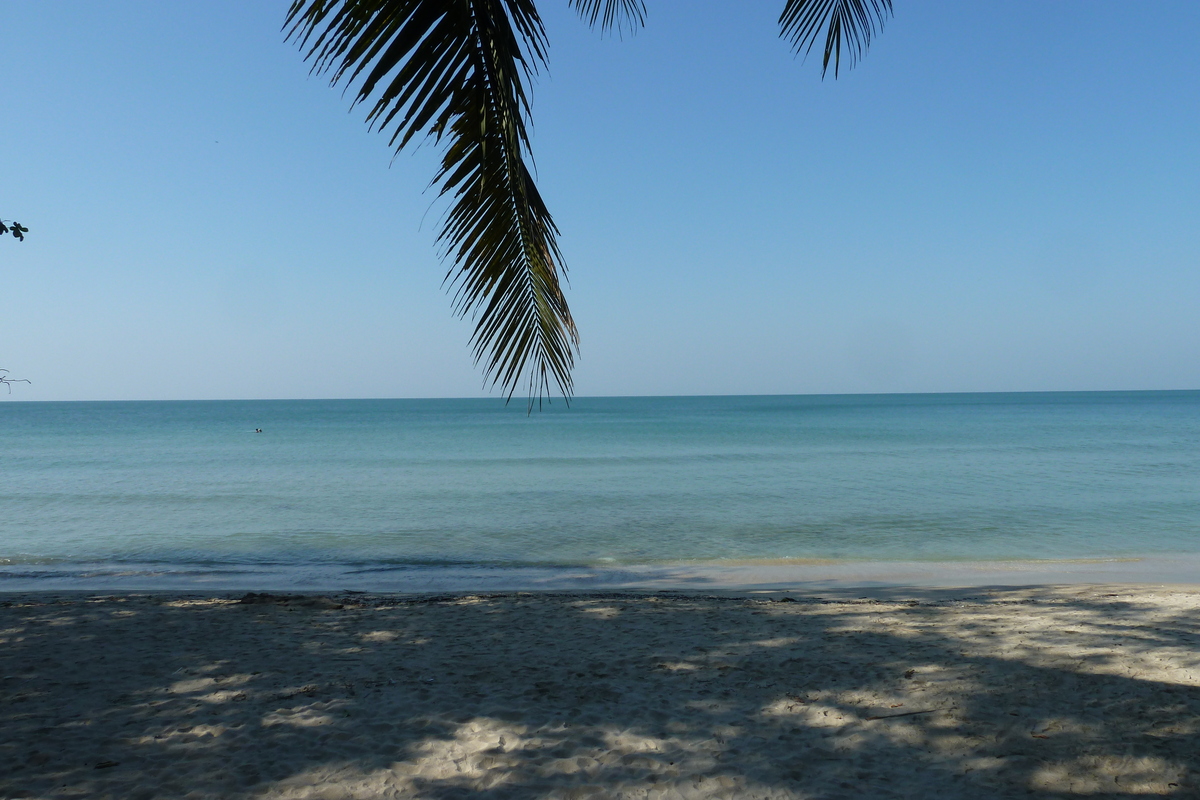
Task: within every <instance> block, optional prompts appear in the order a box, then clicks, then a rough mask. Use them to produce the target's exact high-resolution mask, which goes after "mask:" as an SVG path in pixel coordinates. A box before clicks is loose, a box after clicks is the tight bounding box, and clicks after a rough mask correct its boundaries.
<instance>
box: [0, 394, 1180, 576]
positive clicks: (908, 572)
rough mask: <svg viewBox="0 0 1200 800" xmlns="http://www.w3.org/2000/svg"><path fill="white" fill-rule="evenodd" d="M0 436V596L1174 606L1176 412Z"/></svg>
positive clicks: (246, 417) (21, 429)
mask: <svg viewBox="0 0 1200 800" xmlns="http://www.w3.org/2000/svg"><path fill="white" fill-rule="evenodd" d="M0 437H2V442H3V450H2V451H0V590H5V589H7V590H39V589H54V590H61V589H87V590H93V589H99V590H103V589H147V590H153V589H173V590H178V589H197V590H206V589H230V590H240V589H247V590H250V589H263V590H267V589H270V590H291V589H295V590H335V589H337V590H342V589H344V590H348V591H434V590H441V589H455V590H470V589H481V590H488V589H498V588H499V589H509V588H516V589H522V588H527V589H537V588H556V589H562V588H578V587H585V588H597V587H628V586H638V585H645V586H650V587H654V586H659V587H673V588H690V589H703V588H710V587H720V586H728V585H730V584H733V585H743V586H751V585H754V586H758V585H763V586H781V585H784V584H789V582H790V584H795V585H798V586H804V585H813V586H816V585H825V584H830V585H832V584H834V583H838V582H839V581H840V582H841V583H843V584H854V582H855V580H858V581H859V582H860V583H863V584H871V583H879V582H881V581H882V582H887V580H892V581H893V582H895V581H899V582H901V583H903V582H905V581H906V580H907V581H910V582H915V583H921V582H922V581H924V582H926V583H929V582H933V583H937V582H938V580H939V576H940V579H941V580H942V582H945V581H946V580H949V581H950V582H953V581H954V580H955V579H961V577H962V576H963V575H974V576H975V577H976V580H975V581H974V582H975V583H980V582H983V583H987V582H989V579H988V578H987V576H993V577H994V576H996V575H1001V577H1003V575H1006V574H1007V575H1009V576H1010V577H1013V576H1015V578H1014V580H1007V581H1005V580H999V581H993V582H1000V583H1004V582H1008V583H1012V582H1017V583H1019V582H1021V580H1025V579H1028V580H1032V578H1030V577H1029V576H1031V575H1032V576H1033V577H1037V578H1038V579H1039V580H1044V579H1045V578H1044V576H1043V577H1038V576H1042V573H1043V572H1045V570H1047V569H1052V568H1053V569H1058V571H1059V572H1058V573H1055V574H1060V573H1063V574H1065V573H1064V570H1065V572H1067V573H1071V572H1072V570H1074V572H1075V573H1079V574H1084V575H1085V579H1086V576H1087V575H1092V576H1093V579H1096V580H1107V579H1110V578H1113V576H1116V577H1117V578H1120V577H1121V576H1122V575H1124V576H1125V577H1128V575H1129V574H1134V575H1135V578H1136V579H1138V580H1142V581H1156V580H1168V579H1169V580H1171V581H1174V582H1180V581H1182V582H1189V581H1190V580H1192V578H1194V582H1200V392H1197V391H1161V392H1063V393H1015V394H884V395H806V396H746V397H730V396H720V397H603V398H599V397H597V398H592V397H580V398H576V399H573V400H572V401H571V402H570V404H569V405H568V404H566V403H565V402H563V401H562V400H557V401H555V402H553V403H550V404H543V406H542V407H541V409H537V408H536V407H535V408H534V410H533V411H532V413H530V412H529V410H528V408H527V405H526V404H525V403H524V402H520V401H516V400H514V402H512V403H509V404H505V403H504V402H503V401H501V400H497V399H466V400H463V399H458V400H455V399H448V400H264V401H194V402H12V401H10V402H3V403H0ZM1089 565H1090V566H1089ZM1039 570H1041V572H1039ZM1081 570H1082V572H1080V571H1081ZM1089 570H1090V572H1089ZM1131 570H1132V572H1130V571H1131ZM1138 570H1141V571H1142V572H1141V573H1138ZM1072 574H1074V573H1072ZM1138 575H1140V577H1138ZM897 576H898V577H897ZM905 576H908V577H907V578H906V577H905ZM947 576H949V577H947ZM955 576H958V578H955ZM981 576H982V577H981ZM1096 576H1099V577H1096ZM822 582H824V583H822ZM968 582H970V581H968Z"/></svg>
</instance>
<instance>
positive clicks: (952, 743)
mask: <svg viewBox="0 0 1200 800" xmlns="http://www.w3.org/2000/svg"><path fill="white" fill-rule="evenodd" d="M858 594H862V593H861V592H860V593H858ZM2 599H3V603H0V660H2V662H3V663H2V665H0V798H17V797H37V798H85V797H86V798H104V797H112V798H131V799H132V800H139V799H140V798H185V797H186V798H208V797H214V798H218V797H219V798H376V797H402V798H431V799H433V798H438V799H444V798H459V797H461V798H468V797H470V798H502V797H512V798H542V797H562V798H585V797H597V798H600V797H603V798H608V797H612V798H624V797H628V798H645V797H662V798H697V797H728V798H842V797H846V798H851V797H855V798H857V797H906V798H924V797H930V798H957V797H969V798H993V797H996V798H998V797H1045V798H1051V797H1053V798H1061V797H1069V796H1088V797H1135V796H1136V797H1142V796H1146V795H1168V796H1179V797H1196V796H1200V592H1198V591H1196V590H1194V589H1188V588H1181V589H1169V588H1152V587H1130V586H1124V587H1122V586H1116V587H1080V586H1073V587H1057V588H1055V587H1040V588H996V589H907V590H906V589H892V590H877V591H875V592H874V594H873V595H872V596H870V597H858V596H856V593H854V592H848V593H841V594H827V595H824V596H816V595H811V594H810V595H802V594H799V593H792V594H784V593H771V594H762V595H740V596H739V595H736V594H727V595H714V596H703V597H699V596H689V595H686V594H683V593H659V594H655V595H646V594H621V593H613V594H605V595H581V594H576V595H571V594H504V595H494V596H441V597H386V596H377V595H338V596H328V597H297V598H292V599H281V598H278V597H252V598H249V599H250V600H251V601H252V602H239V599H238V597H237V596H226V597H195V596H193V597H180V596H173V597H172V596H165V595H125V596H111V597H88V596H84V595H66V594H63V595H54V596H51V595H46V594H28V595H24V596H15V595H9V596H7V597H5V598H2Z"/></svg>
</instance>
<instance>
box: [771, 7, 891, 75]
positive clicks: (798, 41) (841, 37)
mask: <svg viewBox="0 0 1200 800" xmlns="http://www.w3.org/2000/svg"><path fill="white" fill-rule="evenodd" d="M891 13H892V0H787V5H786V6H785V7H784V9H783V13H782V14H780V15H779V27H780V28H781V33H780V35H781V36H784V37H785V38H787V39H790V40H791V42H792V47H793V49H794V50H795V51H796V52H797V53H800V52H803V53H804V54H805V55H808V53H809V52H811V51H812V48H813V45H814V44H816V42H817V39H818V38H820V36H821V31H822V30H824V31H825V57H824V58H823V59H822V60H821V76H822V77H824V76H825V73H826V72H827V71H828V70H829V59H830V58H831V57H832V58H833V77H834V78H837V76H838V71H839V69H840V68H841V65H842V49H843V48H845V51H846V58H847V59H848V60H849V62H850V67H853V66H854V64H855V62H857V61H858V59H859V58H861V57H862V54H863V52H864V51H865V50H866V49H867V47H868V46H869V45H870V44H871V37H872V36H874V35H875V34H876V33H878V32H879V31H880V30H882V29H883V23H884V22H885V21H887V18H888V17H889V16H890V15H891Z"/></svg>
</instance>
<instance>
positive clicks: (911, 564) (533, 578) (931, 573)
mask: <svg viewBox="0 0 1200 800" xmlns="http://www.w3.org/2000/svg"><path fill="white" fill-rule="evenodd" d="M1115 584H1122V585H1143V586H1180V587H1186V586H1200V554H1197V553H1186V554H1154V555H1146V556H1114V557H1110V558H1104V557H1086V558H1073V559H1030V560H1021V561H1015V560H1009V561H999V560H996V561H869V560H836V559H821V560H818V559H804V560H799V559H788V560H783V559H758V560H750V559H743V560H737V561H723V562H676V563H668V564H643V565H613V566H604V565H599V566H597V565H592V566H578V567H556V566H546V567H542V566H512V567H504V566H476V565H438V566H424V565H389V564H381V565H378V566H364V565H362V564H285V565H252V564H240V565H239V564H226V565H218V566H205V565H162V564H112V563H108V564H71V565H67V564H29V565H11V564H10V565H6V566H3V567H0V594H8V593H13V592H18V593H20V592H42V591H84V592H89V591H91V592H139V591H153V592H238V591H256V592H287V591H293V592H295V591H301V592H318V593H319V592H339V591H357V592H369V593H382V594H397V593H399V594H404V593H420V592H426V593H428V592H450V593H470V592H512V591H550V592H563V591H565V592H570V591H592V590H594V591H608V590H622V591H638V590H649V591H655V590H687V591H692V590H694V591H699V592H706V591H787V590H792V591H802V592H810V591H822V590H841V589H870V588H889V589H900V588H904V587H913V588H918V587H930V588H933V587H941V588H954V587H963V588H968V587H1001V586H1044V585H1056V586H1087V585H1115Z"/></svg>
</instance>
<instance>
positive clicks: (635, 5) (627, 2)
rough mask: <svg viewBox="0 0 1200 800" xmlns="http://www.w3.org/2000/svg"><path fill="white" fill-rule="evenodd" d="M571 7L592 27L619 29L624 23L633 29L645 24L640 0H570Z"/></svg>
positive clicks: (644, 5)
mask: <svg viewBox="0 0 1200 800" xmlns="http://www.w3.org/2000/svg"><path fill="white" fill-rule="evenodd" d="M570 4H571V8H574V9H575V10H576V11H578V12H579V16H581V17H583V18H584V19H585V20H587V23H588V25H591V26H592V27H593V28H594V27H596V24H597V23H599V24H600V30H602V31H610V30H612V29H614V28H616V29H618V30H621V29H623V28H624V27H625V25H626V24H628V26H629V31H630V32H631V33H632V32H633V31H635V30H637V29H638V28H640V27H641V26H642V25H645V24H646V4H645V3H643V2H642V0H570Z"/></svg>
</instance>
